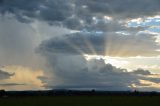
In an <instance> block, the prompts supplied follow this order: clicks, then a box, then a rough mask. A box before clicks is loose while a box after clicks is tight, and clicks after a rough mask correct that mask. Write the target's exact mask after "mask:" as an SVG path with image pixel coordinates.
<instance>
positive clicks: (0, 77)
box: [0, 69, 14, 80]
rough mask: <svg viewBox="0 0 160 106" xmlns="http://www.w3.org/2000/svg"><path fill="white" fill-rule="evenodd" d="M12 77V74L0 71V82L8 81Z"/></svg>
mask: <svg viewBox="0 0 160 106" xmlns="http://www.w3.org/2000/svg"><path fill="white" fill-rule="evenodd" d="M13 75H14V73H8V72H6V71H3V70H1V69H0V80H3V79H8V78H10V77H11V76H13Z"/></svg>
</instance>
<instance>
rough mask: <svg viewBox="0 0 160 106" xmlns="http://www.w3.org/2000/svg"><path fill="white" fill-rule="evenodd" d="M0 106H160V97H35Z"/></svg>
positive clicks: (11, 99) (4, 101) (6, 100)
mask: <svg viewBox="0 0 160 106" xmlns="http://www.w3.org/2000/svg"><path fill="white" fill-rule="evenodd" d="M0 106H160V97H159V96H52V97H51V96H50V97H49V96H48V97H47V96H33V97H6V98H0Z"/></svg>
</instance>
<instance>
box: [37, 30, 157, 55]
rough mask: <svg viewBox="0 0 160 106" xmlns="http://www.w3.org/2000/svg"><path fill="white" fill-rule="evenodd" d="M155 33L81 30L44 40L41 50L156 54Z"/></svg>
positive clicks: (64, 52) (76, 52)
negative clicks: (132, 33) (129, 33)
mask: <svg viewBox="0 0 160 106" xmlns="http://www.w3.org/2000/svg"><path fill="white" fill-rule="evenodd" d="M155 40H156V38H155V35H152V34H144V33H141V34H138V35H128V36H124V35H121V34H116V33H99V32H88V33H87V32H81V33H75V34H70V35H64V36H61V37H55V38H53V39H49V40H46V41H43V42H42V43H41V44H40V46H39V48H38V49H39V51H40V52H44V53H62V54H74V55H77V54H82V55H83V54H89V55H95V54H96V55H109V56H156V55H159V52H158V51H156V50H157V49H159V48H160V46H159V45H158V43H156V42H155Z"/></svg>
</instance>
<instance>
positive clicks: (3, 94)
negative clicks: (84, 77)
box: [0, 90, 160, 97]
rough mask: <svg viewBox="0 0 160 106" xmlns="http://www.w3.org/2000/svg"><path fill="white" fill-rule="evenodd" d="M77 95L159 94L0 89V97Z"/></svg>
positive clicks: (150, 93) (150, 94) (145, 93)
mask: <svg viewBox="0 0 160 106" xmlns="http://www.w3.org/2000/svg"><path fill="white" fill-rule="evenodd" d="M61 95H62V96H72V95H74V96H76V95H77V96H79V95H88V96H90V95H102V96H103V95H104V96H107V95H109V96H114V95H115V96H122V95H126V96H160V93H159V92H154V91H153V92H139V91H96V90H90V91H89V90H86V91H81V90H44V91H5V90H0V97H9V96H61Z"/></svg>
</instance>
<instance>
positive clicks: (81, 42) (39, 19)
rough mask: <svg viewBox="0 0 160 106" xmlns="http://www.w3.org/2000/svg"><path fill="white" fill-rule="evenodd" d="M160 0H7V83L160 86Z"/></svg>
mask: <svg viewBox="0 0 160 106" xmlns="http://www.w3.org/2000/svg"><path fill="white" fill-rule="evenodd" d="M159 5H160V1H159V0H0V89H5V90H16V91H19V90H20V91H21V90H48V89H79V90H88V89H96V90H107V91H113V90H114V91H121V90H122V91H124V90H127V91H128V90H130V91H132V90H139V91H160V6H159Z"/></svg>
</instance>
